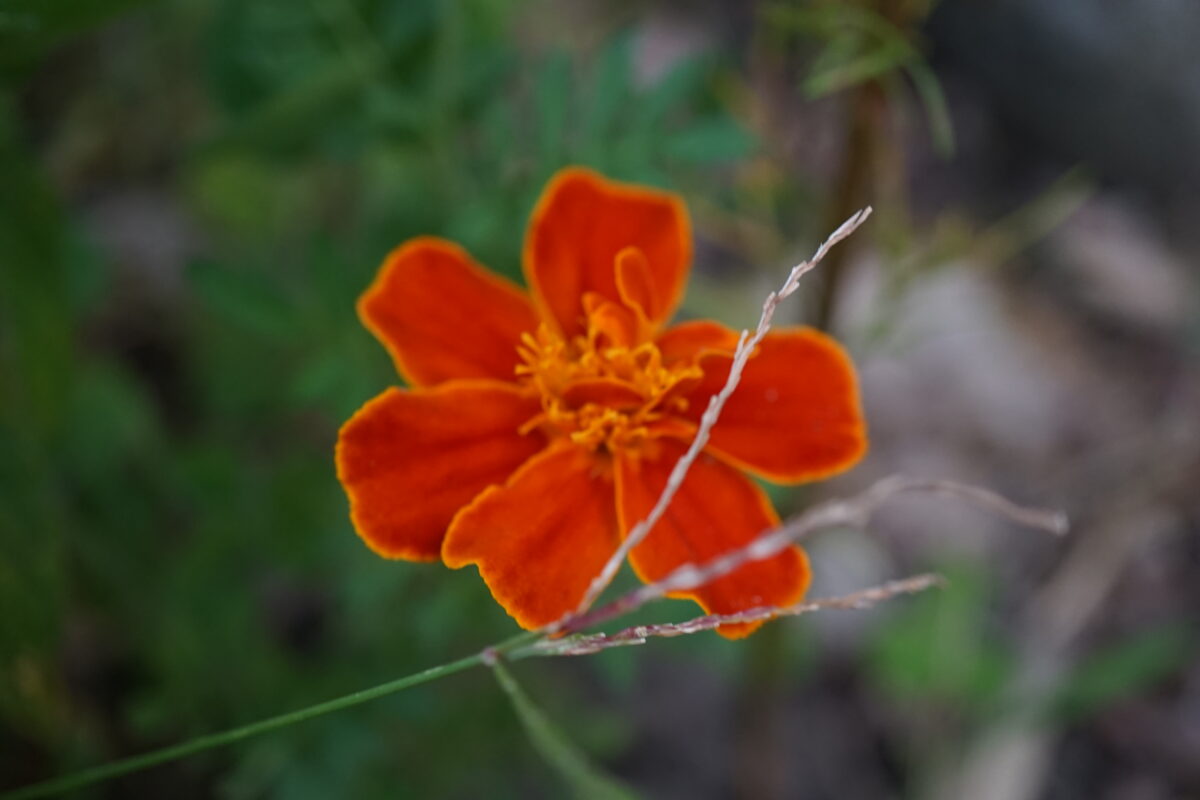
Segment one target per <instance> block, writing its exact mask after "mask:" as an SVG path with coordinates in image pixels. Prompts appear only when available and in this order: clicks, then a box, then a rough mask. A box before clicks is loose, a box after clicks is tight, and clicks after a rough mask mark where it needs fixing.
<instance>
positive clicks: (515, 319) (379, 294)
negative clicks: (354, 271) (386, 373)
mask: <svg viewBox="0 0 1200 800" xmlns="http://www.w3.org/2000/svg"><path fill="white" fill-rule="evenodd" d="M358 314H359V317H360V318H361V319H362V321H363V324H365V325H366V326H367V328H368V329H369V330H370V331H371V332H372V333H373V334H375V336H376V337H377V338H378V339H379V340H380V341H381V342H383V344H384V346H385V347H387V349H388V352H389V353H391V354H392V359H393V360H394V361H395V362H396V368H397V369H398V370H399V371H400V373H401V374H402V375H403V376H404V377H405V379H407V380H408V381H409V382H410V383H411V384H413V385H417V386H428V385H432V384H436V383H441V382H442V381H445V380H450V379H452V378H498V379H500V380H512V379H513V371H514V370H515V368H516V366H517V364H518V363H520V358H519V356H518V355H517V344H518V343H519V341H520V337H521V334H522V333H525V332H526V331H533V330H535V329H536V328H537V316H536V315H535V313H534V311H533V307H532V305H531V304H530V302H529V299H528V298H527V297H526V296H525V294H524V293H523V292H522V291H521V290H520V289H518V288H517V287H516V286H514V285H513V284H511V283H509V282H508V281H506V280H504V279H503V278H500V277H499V276H497V275H494V274H492V273H491V272H488V271H487V270H486V269H484V268H483V267H481V266H480V265H479V264H477V263H475V262H474V261H473V260H472V259H471V257H470V256H469V255H468V254H467V252H466V251H465V250H463V249H462V248H461V247H459V246H458V245H456V244H454V243H452V242H447V241H444V240H442V239H435V238H433V237H428V236H426V237H421V238H417V239H412V240H410V241H408V242H406V243H405V244H403V245H401V246H400V247H398V248H396V249H395V250H393V251H392V253H391V254H390V255H389V256H388V257H387V260H385V261H384V262H383V267H382V268H381V269H380V270H379V275H378V277H376V278H375V282H374V283H372V284H371V287H370V288H369V289H367V291H366V292H365V293H364V294H363V296H362V298H360V299H359V301H358Z"/></svg>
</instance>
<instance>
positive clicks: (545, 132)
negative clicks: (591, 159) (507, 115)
mask: <svg viewBox="0 0 1200 800" xmlns="http://www.w3.org/2000/svg"><path fill="white" fill-rule="evenodd" d="M571 83H572V81H571V60H570V58H569V57H568V56H567V54H566V53H561V52H560V53H555V54H554V55H552V56H551V57H550V58H548V59H546V61H545V62H544V63H543V64H542V67H541V70H540V71H539V73H538V82H537V112H538V114H537V119H538V152H539V153H540V154H541V161H542V170H543V172H544V173H547V174H548V173H549V172H550V171H551V170H553V169H554V168H555V167H557V166H559V165H560V164H561V162H562V154H563V148H564V145H565V144H566V131H567V115H568V108H569V105H570V93H571Z"/></svg>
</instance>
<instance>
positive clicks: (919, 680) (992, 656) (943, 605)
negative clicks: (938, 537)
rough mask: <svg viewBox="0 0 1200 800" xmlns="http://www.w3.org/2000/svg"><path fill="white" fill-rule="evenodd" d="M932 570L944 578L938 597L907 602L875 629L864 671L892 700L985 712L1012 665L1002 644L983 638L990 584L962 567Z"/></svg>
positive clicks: (978, 573) (973, 570)
mask: <svg viewBox="0 0 1200 800" xmlns="http://www.w3.org/2000/svg"><path fill="white" fill-rule="evenodd" d="M939 571H941V572H942V573H943V574H945V575H946V576H947V577H948V584H947V586H946V587H945V588H944V589H943V590H942V591H940V592H928V593H925V594H923V595H921V596H919V597H917V598H914V599H913V600H912V602H910V603H908V604H906V605H905V607H904V608H903V609H902V610H901V611H900V612H899V613H898V614H896V616H895V617H894V618H892V619H889V620H888V621H887V623H886V624H884V625H883V626H882V627H881V629H880V631H879V633H878V634H877V636H876V638H875V641H874V642H873V643H872V645H871V647H870V648H869V658H870V668H871V672H872V675H873V677H874V679H875V680H876V681H878V682H879V684H880V685H881V686H882V687H883V688H885V689H886V690H888V691H889V692H890V693H892V694H893V695H894V696H896V697H897V698H901V699H917V698H925V699H930V700H936V701H941V702H949V703H955V704H958V705H960V706H961V707H962V708H963V709H964V710H966V711H968V712H974V713H986V712H987V711H988V710H989V709H990V708H991V707H992V705H993V704H994V703H995V702H996V701H997V700H998V699H999V695H1000V692H1001V690H1002V689H1003V688H1004V687H1005V686H1006V684H1007V681H1008V678H1009V676H1010V674H1011V672H1012V668H1013V663H1014V656H1013V653H1012V652H1011V649H1010V647H1009V645H1008V643H1007V642H1004V641H1003V640H1000V639H998V638H996V637H994V636H993V635H991V634H989V632H988V631H989V626H988V624H987V617H988V605H989V598H990V596H991V589H990V580H989V577H988V575H987V573H986V572H984V571H983V570H982V569H981V568H980V567H977V566H970V565H966V564H961V565H957V566H954V567H951V568H949V569H946V570H939Z"/></svg>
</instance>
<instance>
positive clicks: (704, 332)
mask: <svg viewBox="0 0 1200 800" xmlns="http://www.w3.org/2000/svg"><path fill="white" fill-rule="evenodd" d="M738 337H739V334H738V332H737V331H735V330H732V329H730V328H726V327H725V326H724V325H722V324H721V323H719V322H713V321H712V320H708V319H697V320H692V321H690V322H681V323H679V324H678V325H672V326H671V327H670V328H667V329H666V330H665V331H663V333H662V335H661V336H659V337H658V340H657V342H655V343H656V344H657V345H658V349H659V352H661V353H662V357H663V363H664V364H666V365H668V366H670V365H672V364H675V363H678V362H680V361H691V360H693V359H696V358H698V357H699V356H700V355H701V354H703V353H705V352H707V351H712V350H720V351H724V352H728V353H732V352H733V351H734V350H735V349H737V345H738Z"/></svg>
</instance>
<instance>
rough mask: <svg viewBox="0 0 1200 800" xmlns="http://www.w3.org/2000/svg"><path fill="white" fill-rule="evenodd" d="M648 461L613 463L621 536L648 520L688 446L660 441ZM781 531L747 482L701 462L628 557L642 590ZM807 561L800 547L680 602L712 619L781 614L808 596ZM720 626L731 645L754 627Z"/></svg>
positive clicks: (713, 462) (714, 463)
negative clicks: (774, 609) (766, 610)
mask: <svg viewBox="0 0 1200 800" xmlns="http://www.w3.org/2000/svg"><path fill="white" fill-rule="evenodd" d="M657 444H659V445H660V449H659V452H658V453H656V454H655V456H654V457H653V458H642V459H638V458H635V457H631V456H630V455H628V454H626V455H623V456H620V457H618V458H617V467H616V485H617V519H618V522H619V524H620V529H621V533H622V535H625V534H627V533H628V531H629V530H630V529H631V528H633V526H634V525H636V524H637V523H638V522H639V521H641V520H642V519H644V518H645V517H646V515H647V514H649V513H650V509H651V508H653V507H654V504H655V503H656V502H657V501H658V498H659V495H660V494H661V493H662V490H663V487H664V486H666V483H667V476H668V475H670V473H671V470H672V468H674V466H675V463H676V461H678V460H679V457H680V456H681V455H683V453H684V451H685V450H686V445H685V444H684V443H682V442H677V441H673V440H671V439H660V440H658V442H657ZM778 525H779V518H778V517H777V516H776V514H775V511H774V509H772V508H771V502H770V500H768V499H767V497H766V495H765V494H764V493H763V491H762V489H760V488H759V487H758V486H757V485H756V484H755V483H754V482H753V481H751V480H750V479H749V478H747V477H746V476H745V475H742V474H741V473H740V472H738V471H737V470H736V469H734V468H733V467H731V466H729V465H728V464H725V463H723V462H721V461H719V460H718V459H715V458H713V457H711V456H708V455H701V456H700V458H698V459H697V460H696V462H695V463H694V464H693V465H692V468H691V469H690V470H689V471H688V477H687V479H686V480H684V482H683V486H682V487H680V490H679V493H678V494H676V495H675V499H674V501H673V502H672V503H671V505H670V506H668V508H667V512H666V514H665V515H664V516H663V518H662V520H661V521H660V522H659V523H658V524H657V525H655V526H654V529H653V530H652V531H651V532H650V535H649V536H647V537H646V539H645V540H644V541H643V542H642V543H641V544H640V545H638V546H637V547H635V548H634V549H633V552H632V553H631V554H630V563H631V564H632V565H633V568H634V570H635V571H636V572H637V574H638V576H639V577H641V579H642V580H644V581H646V582H652V581H657V580H661V579H662V578H664V577H666V576H667V575H668V574H669V573H670V572H671V571H673V570H674V569H676V568H678V567H680V566H682V565H684V564H696V565H700V564H703V563H704V562H706V561H709V560H711V559H713V558H716V557H717V556H720V555H722V554H724V553H727V552H729V551H730V550H733V549H736V548H738V547H741V546H743V545H746V544H748V543H749V542H751V541H753V540H754V539H755V538H757V537H758V536H759V534H761V533H762V532H763V531H766V530H769V529H772V528H775V527H777V526H778ZM809 579H810V574H809V568H808V559H807V557H806V556H805V554H804V551H803V550H801V549H800V548H799V547H792V548H789V549H788V550H785V551H784V552H782V553H780V554H778V555H776V556H773V557H771V558H768V559H764V560H762V561H753V562H750V563H748V564H745V565H744V566H742V567H740V568H738V569H737V570H735V571H734V572H732V573H730V574H729V575H726V576H724V577H721V578H718V579H717V580H715V581H713V582H711V583H709V584H706V585H705V586H702V587H700V588H698V589H695V590H692V591H687V592H680V593H679V594H678V595H673V596H678V597H687V598H691V599H693V600H695V601H696V602H697V603H699V604H700V605H701V607H702V608H704V610H705V611H706V612H708V613H710V614H732V613H735V612H738V611H746V610H749V609H751V608H758V607H762V606H787V605H792V604H794V603H797V602H799V601H800V599H801V598H802V597H803V596H804V592H805V591H806V590H807V589H808V584H809ZM759 624H761V623H755V624H745V625H726V626H723V627H722V628H721V629H720V632H721V634H722V635H723V636H726V637H728V638H732V639H736V638H739V637H742V636H745V635H747V634H749V633H750V632H752V631H753V630H755V629H756V628H757V627H758V625H759Z"/></svg>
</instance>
